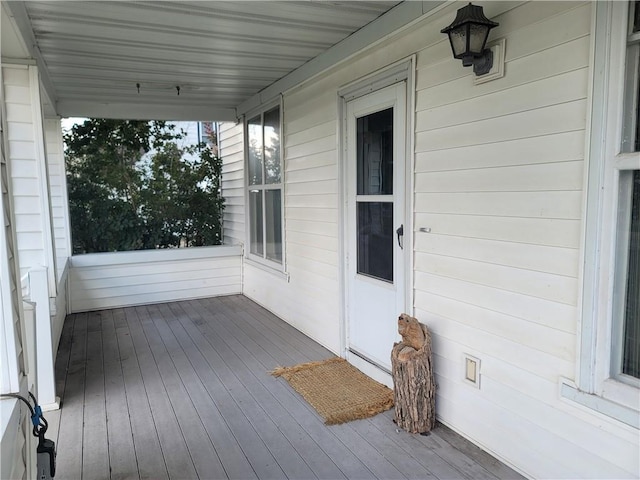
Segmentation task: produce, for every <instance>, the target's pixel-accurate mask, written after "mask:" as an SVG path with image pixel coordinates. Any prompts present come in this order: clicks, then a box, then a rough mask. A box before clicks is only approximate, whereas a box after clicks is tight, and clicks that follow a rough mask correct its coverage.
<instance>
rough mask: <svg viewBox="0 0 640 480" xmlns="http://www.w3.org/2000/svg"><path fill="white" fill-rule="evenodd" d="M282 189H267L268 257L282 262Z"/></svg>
mask: <svg viewBox="0 0 640 480" xmlns="http://www.w3.org/2000/svg"><path fill="white" fill-rule="evenodd" d="M280 197H281V192H280V190H279V189H278V190H265V221H266V235H267V238H266V257H267V258H268V259H269V260H273V261H276V262H279V263H280V262H282V214H281V213H282V204H281V198H280Z"/></svg>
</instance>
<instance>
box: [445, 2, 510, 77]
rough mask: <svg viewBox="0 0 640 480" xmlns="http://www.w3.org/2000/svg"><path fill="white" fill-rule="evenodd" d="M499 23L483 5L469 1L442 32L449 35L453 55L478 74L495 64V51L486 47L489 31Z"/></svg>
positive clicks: (486, 71)
mask: <svg viewBox="0 0 640 480" xmlns="http://www.w3.org/2000/svg"><path fill="white" fill-rule="evenodd" d="M498 25H499V23H497V22H493V21H491V20H489V19H488V18H487V17H485V16H484V13H483V11H482V7H479V6H476V5H472V4H471V3H469V5H467V6H466V7H462V8H461V9H460V10H458V13H457V15H456V19H455V20H454V21H453V23H452V24H451V25H449V26H448V27H447V28H443V29H442V30H441V31H440V32H441V33H446V34H447V35H449V42H451V50H453V57H454V58H457V59H459V60H460V59H461V60H462V65H463V66H465V67H470V66H471V65H473V71H474V73H475V74H476V75H478V76H480V75H484V74H485V73H489V71H490V70H491V67H492V66H493V52H491V50H489V49H485V45H486V44H487V38H488V37H489V31H490V30H491V29H492V28H494V27H497V26H498Z"/></svg>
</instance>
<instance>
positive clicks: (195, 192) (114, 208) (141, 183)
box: [65, 119, 224, 253]
mask: <svg viewBox="0 0 640 480" xmlns="http://www.w3.org/2000/svg"><path fill="white" fill-rule="evenodd" d="M182 137H183V134H182V133H181V132H176V131H175V127H174V126H173V125H170V124H167V123H166V122H159V121H153V122H145V121H121V120H107V119H90V120H87V121H85V122H84V123H83V124H80V125H74V126H73V128H72V129H71V131H70V132H69V133H68V134H67V135H65V145H66V151H65V154H66V155H65V157H66V164H67V175H68V191H69V207H70V214H71V229H72V240H73V250H74V253H90V252H109V251H123V250H139V249H151V248H172V247H185V246H201V245H216V244H219V243H221V240H222V235H221V220H222V210H223V207H224V202H223V199H222V197H221V195H220V173H221V161H220V159H219V158H218V157H217V156H216V155H214V154H213V152H212V150H211V149H210V148H209V147H207V146H206V145H204V144H199V145H193V146H189V147H187V148H185V149H180V148H179V147H178V144H177V141H178V140H179V139H181V138H182ZM149 152H152V153H151V154H149ZM185 153H189V154H190V155H188V156H187V157H185V155H184V154H185ZM194 157H195V159H193V158H194Z"/></svg>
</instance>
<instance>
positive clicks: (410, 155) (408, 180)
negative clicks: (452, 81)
mask: <svg viewBox="0 0 640 480" xmlns="http://www.w3.org/2000/svg"><path fill="white" fill-rule="evenodd" d="M398 82H405V83H406V120H405V136H406V140H405V155H404V159H405V169H404V170H405V179H404V185H405V188H404V191H405V198H404V201H405V219H404V220H405V221H404V237H403V245H404V248H403V253H404V254H403V260H404V262H405V265H404V272H405V278H404V290H405V306H406V313H409V314H411V315H414V314H415V313H414V308H413V297H414V294H413V277H414V272H413V237H414V236H413V217H414V196H413V191H414V188H413V187H414V174H413V172H414V163H415V161H414V117H415V87H414V86H415V55H412V56H411V57H410V58H408V59H403V60H401V61H399V62H396V63H394V64H392V65H390V66H388V67H387V68H385V69H383V70H381V71H379V72H376V73H373V74H371V75H369V76H367V77H365V78H363V79H359V80H357V81H355V82H352V83H350V84H348V85H345V86H344V87H343V88H342V89H340V90H339V91H338V97H337V108H338V112H339V115H338V135H337V138H338V145H337V146H338V152H339V162H340V163H339V189H340V202H339V205H340V212H339V214H340V224H339V232H338V233H339V238H340V244H339V252H338V254H339V258H340V263H339V265H340V292H341V299H340V300H341V309H340V354H341V356H342V357H344V358H347V359H348V360H349V361H350V362H352V363H353V364H354V365H356V366H357V367H358V368H360V369H361V370H362V371H364V372H365V373H366V374H367V375H369V376H371V377H372V378H374V379H376V380H378V381H380V382H381V383H384V384H386V385H388V386H392V379H391V375H389V374H388V373H387V372H385V371H383V370H380V369H379V368H377V367H375V366H374V365H372V364H371V363H369V362H367V361H365V360H362V359H360V358H359V357H357V356H356V355H350V354H349V353H350V352H349V351H348V338H347V335H348V333H347V331H348V324H347V312H348V298H347V295H348V269H347V265H346V262H345V261H344V259H345V258H346V254H347V251H348V248H347V247H348V241H349V239H348V236H347V235H348V232H349V228H348V223H347V222H348V215H347V206H348V194H347V190H348V183H347V181H348V176H347V167H348V164H347V150H346V149H347V141H346V135H347V102H348V101H350V100H353V99H355V98H358V97H360V96H364V95H367V94H368V93H372V92H374V91H376V90H380V89H382V88H385V87H388V86H390V85H393V84H394V83H398ZM389 353H391V352H389Z"/></svg>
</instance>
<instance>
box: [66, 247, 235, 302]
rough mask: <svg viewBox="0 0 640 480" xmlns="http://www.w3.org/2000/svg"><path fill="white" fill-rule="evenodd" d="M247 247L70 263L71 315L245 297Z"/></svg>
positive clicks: (92, 257)
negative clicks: (244, 280) (212, 297)
mask: <svg viewBox="0 0 640 480" xmlns="http://www.w3.org/2000/svg"><path fill="white" fill-rule="evenodd" d="M241 258H242V247H241V246H231V245H218V246H211V247H192V248H179V249H163V250H140V251H133V252H114V253H91V254H85V255H76V256H73V257H71V259H70V270H69V292H70V295H69V299H70V311H71V312H86V311H91V310H100V309H107V308H118V307H125V306H132V305H143V304H149V303H160V302H170V301H177V300H187V299H192V298H203V297H211V296H217V295H233V294H239V293H242V261H241Z"/></svg>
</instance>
